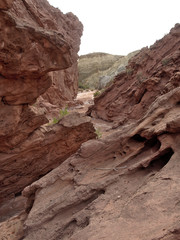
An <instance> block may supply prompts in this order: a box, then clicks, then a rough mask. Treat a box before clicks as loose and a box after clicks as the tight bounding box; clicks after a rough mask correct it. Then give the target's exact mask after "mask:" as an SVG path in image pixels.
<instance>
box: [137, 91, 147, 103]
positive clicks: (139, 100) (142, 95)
mask: <svg viewBox="0 0 180 240" xmlns="http://www.w3.org/2000/svg"><path fill="white" fill-rule="evenodd" d="M146 92H147V89H145V90H144V92H143V93H142V94H141V96H140V97H139V99H138V100H137V102H136V104H139V103H140V102H141V100H142V98H143V97H144V95H145V94H146Z"/></svg>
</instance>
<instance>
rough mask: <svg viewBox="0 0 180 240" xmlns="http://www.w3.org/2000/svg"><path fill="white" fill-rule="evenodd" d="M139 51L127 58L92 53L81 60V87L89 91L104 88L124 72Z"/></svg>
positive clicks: (79, 63) (81, 57)
mask: <svg viewBox="0 0 180 240" xmlns="http://www.w3.org/2000/svg"><path fill="white" fill-rule="evenodd" d="M137 52H138V51H135V52H132V53H129V54H128V55H127V56H120V55H111V54H107V53H90V54H87V55H82V56H80V58H79V62H78V68H79V87H80V88H85V89H86V88H89V89H102V88H104V87H105V86H106V85H107V84H108V83H109V82H110V81H111V80H113V78H114V76H116V75H117V74H118V73H120V72H122V71H124V70H125V69H126V68H125V67H126V65H127V64H128V61H129V59H130V58H131V57H133V56H134V55H135V54H136V53H137Z"/></svg>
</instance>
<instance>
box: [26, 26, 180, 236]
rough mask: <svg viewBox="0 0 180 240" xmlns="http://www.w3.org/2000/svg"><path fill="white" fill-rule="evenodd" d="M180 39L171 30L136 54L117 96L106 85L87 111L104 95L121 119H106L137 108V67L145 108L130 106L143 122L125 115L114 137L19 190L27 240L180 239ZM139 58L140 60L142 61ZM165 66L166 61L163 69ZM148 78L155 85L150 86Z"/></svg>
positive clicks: (87, 146)
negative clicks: (141, 73)
mask: <svg viewBox="0 0 180 240" xmlns="http://www.w3.org/2000/svg"><path fill="white" fill-rule="evenodd" d="M167 40H168V43H167V44H166V41H167ZM179 40H180V25H176V26H175V28H173V29H172V30H171V32H170V34H169V35H167V36H166V37H165V38H163V39H162V40H160V41H159V42H157V43H155V45H154V46H151V48H150V49H149V50H148V49H146V50H142V51H141V53H140V54H139V56H138V57H136V61H135V59H134V60H133V61H132V62H131V63H130V65H129V67H128V69H129V68H130V67H134V68H132V71H133V72H132V75H131V78H130V76H129V75H128V73H127V74H123V75H120V76H118V77H117V78H116V81H115V86H114V88H115V89H114V88H113V86H112V87H110V88H109V89H108V90H107V91H106V92H105V93H104V94H103V95H102V96H100V97H99V98H98V99H97V102H96V105H95V106H94V109H93V111H92V113H96V114H97V115H96V116H101V115H98V114H100V113H101V111H102V105H100V106H101V108H98V106H99V105H98V103H99V102H100V101H102V99H104V102H105V100H106V96H108V97H109V101H110V104H111V100H112V99H114V100H115V97H114V95H113V96H112V98H110V92H111V91H112V93H114V92H115V93H117V92H118V91H119V94H116V97H117V102H115V101H114V102H115V103H116V104H117V105H115V104H114V107H115V108H117V109H118V110H119V111H118V113H119V115H118V114H117V112H116V115H112V118H111V120H114V121H115V120H116V119H117V120H120V117H121V114H122V113H123V112H126V106H128V103H130V102H132V105H133V103H134V102H135V101H136V97H137V95H138V94H135V93H134V92H133V96H132V94H129V92H130V93H131V90H132V91H133V86H134V88H135V90H136V91H137V89H138V90H140V89H141V88H140V87H139V86H137V79H136V77H137V74H136V73H135V72H136V71H138V69H139V68H140V66H141V64H143V66H146V67H145V69H144V68H140V69H141V71H144V72H145V73H146V77H147V79H148V80H144V79H143V82H144V81H145V83H146V82H147V83H146V84H145V83H144V84H145V85H144V84H143V83H142V88H143V86H146V93H145V94H144V96H145V98H144V101H143V97H142V98H141V101H143V103H144V104H143V105H142V103H141V101H139V103H137V102H136V105H138V104H139V106H140V107H139V109H141V107H142V106H144V108H143V109H144V111H143V114H142V115H141V116H140V113H141V112H142V110H141V111H140V110H139V111H137V108H136V111H137V114H138V115H133V114H134V113H133V111H131V112H132V113H131V112H129V119H127V121H125V122H121V124H122V126H120V127H119V128H117V129H116V131H115V132H114V133H113V134H111V135H109V136H108V137H107V138H106V139H104V140H90V141H87V142H86V143H83V144H82V146H81V147H80V149H79V150H78V151H77V152H76V153H75V154H74V155H73V156H71V157H70V158H68V159H67V160H66V161H64V162H63V163H62V164H61V165H60V166H59V167H58V168H56V169H54V170H53V171H51V172H50V173H48V174H47V175H46V176H44V177H43V178H41V179H40V180H38V181H36V182H34V183H33V184H31V185H30V186H28V187H26V188H25V189H24V191H23V195H24V197H26V198H27V199H28V201H27V205H26V212H27V218H26V220H25V223H24V239H25V240H29V239H31V240H33V239H45V240H46V239H52V240H53V239H54V240H55V239H64V240H65V239H68V240H74V239H80V240H86V239H88V240H96V239H107V240H109V239H117V240H119V239H126V240H132V239H134V240H135V239H138V240H139V239H142V240H144V239H146V240H160V239H162V240H172V239H173V240H178V239H179V238H180V228H179V226H180V215H179V211H180V204H179V199H180V191H179V184H180V178H179V169H180V161H179V158H180V151H179V149H180V124H179V123H180V108H179V106H180V104H179V103H180V87H179V63H180V62H179V59H180V58H179ZM171 44H172V45H171ZM155 50H156V54H154V55H153V54H152V53H154V51H155ZM161 50H162V53H161ZM144 51H146V52H148V55H144ZM140 56H144V58H141V60H140V59H139V57H140ZM159 56H161V57H162V56H163V57H162V60H161V59H160V58H159ZM143 59H144V61H143ZM156 59H158V60H156ZM165 59H170V60H169V62H168V63H166V62H165V63H162V61H163V62H164V61H165ZM166 61H167V60H166ZM152 62H153V63H154V64H152ZM147 66H149V68H148V67H147ZM153 69H154V70H153ZM145 70H146V71H145ZM152 72H153V73H154V75H152ZM168 73H169V74H168ZM152 78H153V79H154V81H153V80H151V81H150V80H149V79H152ZM155 79H158V81H155ZM127 81H128V82H129V84H128V82H127ZM118 83H119V85H118ZM150 83H151V84H152V85H151V84H150ZM163 83H164V84H163ZM123 84H124V85H126V84H127V85H128V86H132V89H130V88H128V87H127V86H126V90H127V91H125V92H124V93H123V97H124V98H125V99H126V101H127V105H126V104H125V105H123V104H120V102H119V101H118V100H119V99H122V92H121V90H122V88H121V86H122V85H123ZM124 88H125V86H124ZM161 88H162V91H161V90H160V89H161ZM113 89H114V92H113ZM150 89H151V91H150ZM165 89H166V91H164V90H165ZM136 91H135V92H136ZM146 94H147V97H146ZM150 96H151V98H150ZM118 97H119V98H118ZM124 98H123V99H124ZM148 99H151V101H150V100H148ZM132 100H134V101H132ZM146 101H147V102H146ZM105 103H106V105H105V106H107V110H106V108H105V106H104V112H105V113H104V114H103V113H102V118H105V119H106V113H107V112H108V106H109V105H108V103H107V102H105ZM145 103H148V106H147V105H146V104H145ZM132 105H130V106H129V110H130V109H131V110H132V109H133V108H132ZM136 105H135V103H134V106H136ZM118 117H119V118H118ZM132 119H133V121H132ZM108 120H109V119H108Z"/></svg>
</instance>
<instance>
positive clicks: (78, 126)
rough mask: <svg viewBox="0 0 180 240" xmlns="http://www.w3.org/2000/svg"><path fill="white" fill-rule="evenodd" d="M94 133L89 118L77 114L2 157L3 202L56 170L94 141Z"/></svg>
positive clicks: (41, 130) (38, 131)
mask: <svg viewBox="0 0 180 240" xmlns="http://www.w3.org/2000/svg"><path fill="white" fill-rule="evenodd" d="M94 131H95V130H94V128H93V125H92V123H90V121H89V119H88V117H83V116H80V115H79V114H78V113H74V114H71V115H68V116H66V117H65V118H64V119H63V120H60V122H59V123H58V124H54V125H53V126H52V125H49V126H46V127H41V128H39V129H37V130H36V131H34V132H33V133H31V135H30V136H29V137H28V138H27V139H25V140H24V142H23V143H21V144H20V145H18V146H16V148H15V149H12V150H9V151H8V152H7V153H0V159H1V162H0V175H1V177H0V178H1V195H0V201H2V200H4V199H6V198H8V197H13V196H14V194H17V193H19V192H21V191H22V190H23V188H24V187H25V186H27V185H28V184H30V183H32V182H33V181H35V180H37V179H39V177H40V176H43V175H45V174H46V173H47V172H49V171H50V170H52V169H53V168H55V167H57V166H58V165H59V164H60V163H62V162H63V161H64V160H65V159H66V158H68V157H69V156H70V155H71V154H72V153H74V152H76V151H77V149H78V148H79V147H80V145H81V144H82V143H83V142H84V141H87V140H88V139H91V138H95V136H96V135H95V133H94Z"/></svg>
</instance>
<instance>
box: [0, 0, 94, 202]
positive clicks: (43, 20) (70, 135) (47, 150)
mask: <svg viewBox="0 0 180 240" xmlns="http://www.w3.org/2000/svg"><path fill="white" fill-rule="evenodd" d="M81 34H82V24H81V23H80V22H79V20H78V19H77V17H76V16H74V15H73V14H72V13H68V14H66V15H64V14H63V13H62V12H61V11H60V10H58V9H55V8H53V7H52V6H50V5H49V3H48V2H47V1H46V0H39V1H35V0H23V1H21V0H14V1H8V0H6V1H1V3H0V38H1V43H0V49H1V51H0V186H1V189H0V202H1V203H2V201H4V200H6V199H7V198H10V197H12V196H14V194H15V195H16V194H20V192H21V191H22V190H23V188H24V187H25V186H27V185H29V184H30V183H32V182H33V181H34V180H37V179H38V178H39V177H40V176H43V175H44V174H46V173H47V172H49V171H50V170H52V169H53V168H55V167H57V166H58V165H59V164H60V163H61V162H62V161H63V160H65V159H66V158H67V157H69V156H70V155H71V154H72V153H74V152H76V150H77V149H78V148H79V146H80V145H81V143H82V142H84V141H87V140H88V139H91V138H95V133H94V128H93V125H92V123H91V122H90V121H89V119H87V118H86V117H81V116H79V115H77V114H74V115H73V116H72V115H71V116H67V118H66V120H67V123H63V120H61V121H59V123H58V124H55V125H53V126H52V125H49V126H46V127H45V126H43V125H44V124H46V123H48V120H47V119H46V117H45V116H44V114H43V113H40V112H39V111H37V109H36V108H35V107H34V106H33V103H35V101H36V99H37V98H38V97H39V96H40V95H42V94H43V93H45V92H46V91H47V89H48V88H49V87H50V86H51V84H52V82H53V83H54V81H55V84H57V83H56V81H58V84H59V85H58V87H59V89H60V90H57V91H60V93H62V97H61V99H63V96H64V98H65V95H66V89H67V88H68V89H69V90H68V91H69V92H68V96H67V98H70V92H72V96H74V93H75V92H76V89H77V87H75V85H77V79H75V78H74V81H75V83H73V84H72V87H71V88H69V85H71V83H72V79H73V76H74V75H76V74H77V68H76V66H77V59H78V55H77V52H78V49H79V44H80V36H81ZM52 71H55V73H52ZM57 71H59V72H57ZM61 71H62V72H61ZM73 72H74V75H73V74H72V76H71V73H73ZM59 75H61V76H62V79H59V78H58V76H59ZM54 79H56V80H54ZM60 81H61V84H60ZM52 88H53V87H51V89H50V90H49V91H53V90H52ZM53 94H54V93H53ZM54 95H55V94H54ZM72 96H71V98H72ZM54 97H56V100H57V98H59V95H57V96H54ZM61 99H60V98H59V100H60V101H61ZM57 101H58V100H57ZM68 119H69V120H68Z"/></svg>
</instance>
